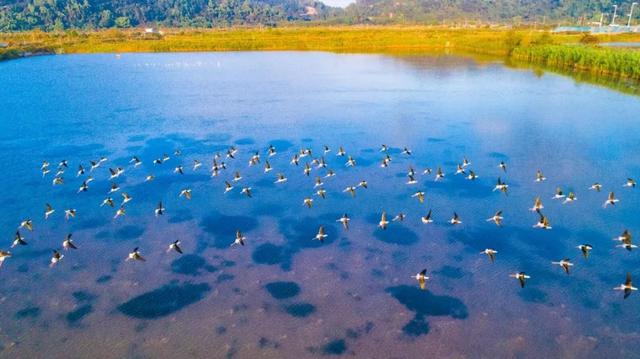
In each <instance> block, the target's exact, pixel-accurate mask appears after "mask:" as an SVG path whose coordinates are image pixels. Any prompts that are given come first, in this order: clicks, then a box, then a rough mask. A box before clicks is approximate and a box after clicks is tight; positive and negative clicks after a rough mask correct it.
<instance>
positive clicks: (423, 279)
mask: <svg viewBox="0 0 640 359" xmlns="http://www.w3.org/2000/svg"><path fill="white" fill-rule="evenodd" d="M413 278H415V279H416V280H417V281H418V284H419V285H420V289H422V290H425V289H426V288H427V280H429V277H427V270H426V269H423V270H421V271H420V273H417V274H416V275H415V276H413Z"/></svg>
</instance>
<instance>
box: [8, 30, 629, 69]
mask: <svg viewBox="0 0 640 359" xmlns="http://www.w3.org/2000/svg"><path fill="white" fill-rule="evenodd" d="M639 40H640V35H638V34H619V35H599V36H597V37H595V36H588V35H580V34H552V33H550V32H548V31H544V30H535V29H519V30H508V29H478V28H476V29H452V28H445V27H419V26H414V27H396V26H376V27H370V26H357V27H344V26H340V27H338V26H333V27H326V26H325V27H284V28H226V29H216V30H212V29H205V30H202V29H199V30H196V29H191V30H179V29H174V30H169V31H167V32H166V33H164V34H162V35H160V34H157V33H154V34H145V33H142V32H141V31H139V30H115V29H110V30H103V31H88V32H80V31H75V30H72V31H66V32H41V31H31V32H19V33H4V34H2V33H0V43H5V44H6V45H7V46H6V47H5V48H0V60H3V59H11V58H16V57H21V56H30V55H34V54H41V53H115V52H176V51H247V50H249V51H279V50H299V51H308V50H311V51H332V52H349V53H388V54H426V53H455V54H472V55H476V56H479V55H481V56H485V57H487V56H488V57H489V58H490V59H493V60H499V59H505V60H507V62H511V63H516V62H518V63H521V64H522V63H524V64H532V65H536V66H538V67H540V68H542V69H549V70H554V71H561V72H563V73H573V72H575V73H589V74H591V75H593V76H597V77H602V78H606V79H609V80H617V79H623V80H634V81H637V80H640V51H637V50H634V49H621V48H605V47H600V46H598V42H628V41H639Z"/></svg>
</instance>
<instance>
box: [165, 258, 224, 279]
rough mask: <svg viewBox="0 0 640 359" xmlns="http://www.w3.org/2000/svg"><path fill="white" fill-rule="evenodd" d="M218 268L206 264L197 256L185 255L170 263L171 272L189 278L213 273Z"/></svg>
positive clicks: (204, 260)
mask: <svg viewBox="0 0 640 359" xmlns="http://www.w3.org/2000/svg"><path fill="white" fill-rule="evenodd" d="M217 270H218V268H217V267H215V266H213V265H211V264H209V263H207V261H206V259H204V258H203V257H201V256H199V255H197V254H185V255H182V256H180V257H179V258H178V259H176V260H174V261H173V262H171V272H173V273H175V274H184V275H189V276H194V277H196V276H200V275H202V274H204V273H205V271H206V272H209V273H213V272H215V271H217Z"/></svg>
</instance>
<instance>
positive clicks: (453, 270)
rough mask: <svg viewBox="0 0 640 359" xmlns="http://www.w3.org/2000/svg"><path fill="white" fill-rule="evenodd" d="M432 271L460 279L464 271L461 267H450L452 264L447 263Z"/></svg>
mask: <svg viewBox="0 0 640 359" xmlns="http://www.w3.org/2000/svg"><path fill="white" fill-rule="evenodd" d="M434 273H435V274H440V275H442V276H445V277H448V278H455V279H460V278H462V277H464V272H463V271H462V268H459V267H452V266H448V265H445V266H444V267H442V268H440V269H439V270H437V271H435V272H434Z"/></svg>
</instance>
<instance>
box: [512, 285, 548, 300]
mask: <svg viewBox="0 0 640 359" xmlns="http://www.w3.org/2000/svg"><path fill="white" fill-rule="evenodd" d="M518 295H519V296H520V298H522V299H523V300H524V301H526V302H532V303H546V302H547V301H548V299H549V296H548V295H547V293H545V292H544V291H542V290H540V289H538V288H529V287H526V288H523V289H522V290H520V291H519V292H518Z"/></svg>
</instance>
